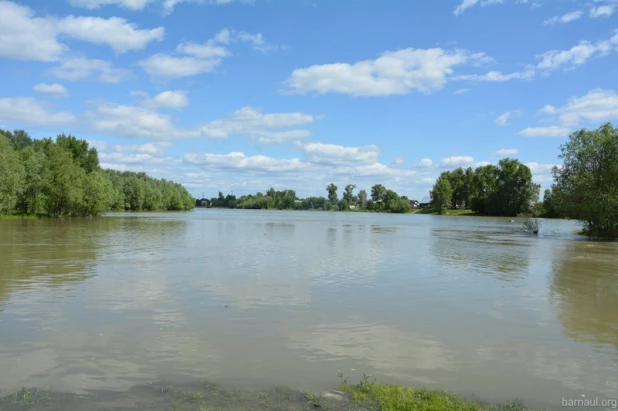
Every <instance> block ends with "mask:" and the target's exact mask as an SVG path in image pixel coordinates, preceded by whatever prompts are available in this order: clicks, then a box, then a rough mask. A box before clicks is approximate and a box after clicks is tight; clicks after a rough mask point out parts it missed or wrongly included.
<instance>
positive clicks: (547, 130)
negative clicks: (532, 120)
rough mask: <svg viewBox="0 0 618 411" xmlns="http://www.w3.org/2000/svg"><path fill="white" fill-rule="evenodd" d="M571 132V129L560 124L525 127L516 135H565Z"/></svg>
mask: <svg viewBox="0 0 618 411" xmlns="http://www.w3.org/2000/svg"><path fill="white" fill-rule="evenodd" d="M570 133H571V129H569V128H567V127H560V126H548V127H527V128H525V129H523V130H521V131H520V132H519V133H517V135H519V136H522V137H566V136H568V135H569V134H570Z"/></svg>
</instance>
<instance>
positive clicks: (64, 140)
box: [56, 134, 99, 173]
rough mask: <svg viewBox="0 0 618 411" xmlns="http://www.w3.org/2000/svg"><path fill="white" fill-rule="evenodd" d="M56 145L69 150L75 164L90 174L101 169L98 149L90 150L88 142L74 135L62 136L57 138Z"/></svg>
mask: <svg viewBox="0 0 618 411" xmlns="http://www.w3.org/2000/svg"><path fill="white" fill-rule="evenodd" d="M56 144H57V145H59V146H60V147H63V148H64V149H66V150H68V151H69V152H70V153H71V156H72V157H73V160H74V161H75V163H76V164H77V165H78V166H79V167H81V168H82V169H84V171H85V172H86V173H90V172H92V171H94V170H97V169H98V168H99V155H98V153H97V149H96V148H94V147H93V148H90V147H89V145H88V142H87V141H86V140H78V139H77V138H76V137H74V136H72V135H68V136H67V135H65V134H60V135H59V136H57V137H56Z"/></svg>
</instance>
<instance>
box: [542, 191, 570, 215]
mask: <svg viewBox="0 0 618 411" xmlns="http://www.w3.org/2000/svg"><path fill="white" fill-rule="evenodd" d="M559 201H560V196H559V195H557V194H556V193H554V188H553V187H552V189H547V190H545V192H544V193H543V208H542V212H541V215H542V216H543V217H545V218H561V217H564V216H565V215H564V213H563V212H562V208H561V206H560V203H559Z"/></svg>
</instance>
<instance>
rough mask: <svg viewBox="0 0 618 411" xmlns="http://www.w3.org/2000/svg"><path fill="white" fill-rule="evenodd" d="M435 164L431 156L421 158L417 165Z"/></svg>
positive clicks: (428, 165) (429, 165)
mask: <svg viewBox="0 0 618 411" xmlns="http://www.w3.org/2000/svg"><path fill="white" fill-rule="evenodd" d="M432 165H433V160H432V159H430V158H421V161H419V162H418V164H417V165H416V166H417V167H431V166H432Z"/></svg>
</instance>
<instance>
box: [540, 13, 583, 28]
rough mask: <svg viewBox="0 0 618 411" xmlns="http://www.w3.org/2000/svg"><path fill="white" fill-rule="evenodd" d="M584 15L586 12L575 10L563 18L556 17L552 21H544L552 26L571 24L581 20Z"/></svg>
mask: <svg viewBox="0 0 618 411" xmlns="http://www.w3.org/2000/svg"><path fill="white" fill-rule="evenodd" d="M583 15H584V12H583V11H581V10H575V11H572V12H570V13H566V14H563V15H561V16H554V17H552V18H551V19H547V20H545V21H544V24H547V25H551V24H556V23H570V22H572V21H575V20H579V19H581V18H582V16H583Z"/></svg>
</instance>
